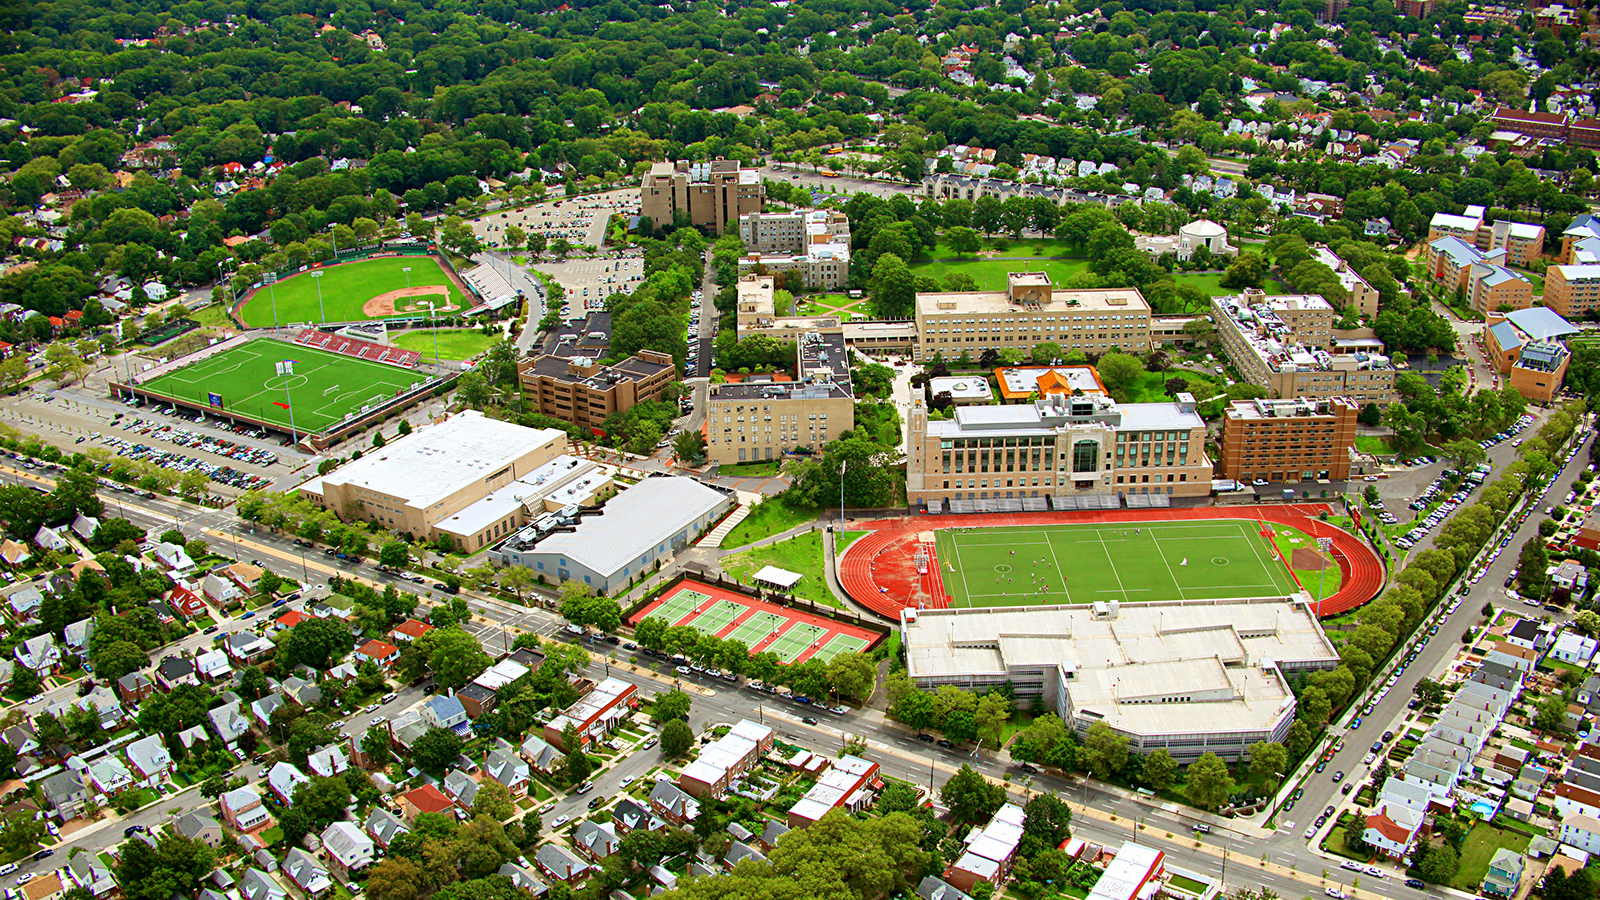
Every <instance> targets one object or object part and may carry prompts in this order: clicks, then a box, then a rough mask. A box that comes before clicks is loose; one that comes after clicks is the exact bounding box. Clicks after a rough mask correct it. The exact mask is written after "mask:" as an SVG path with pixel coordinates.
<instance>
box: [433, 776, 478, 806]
mask: <svg viewBox="0 0 1600 900" xmlns="http://www.w3.org/2000/svg"><path fill="white" fill-rule="evenodd" d="M440 787H441V788H442V789H443V790H444V792H445V793H446V794H448V795H450V797H452V798H454V799H455V801H456V805H457V806H459V807H461V808H462V809H464V810H466V811H468V812H471V811H472V803H473V801H475V800H477V799H478V783H477V782H476V781H473V780H472V776H471V775H468V774H467V773H465V772H463V771H461V770H460V769H451V770H450V771H449V772H448V773H446V774H445V776H444V783H443V784H442V785H440Z"/></svg>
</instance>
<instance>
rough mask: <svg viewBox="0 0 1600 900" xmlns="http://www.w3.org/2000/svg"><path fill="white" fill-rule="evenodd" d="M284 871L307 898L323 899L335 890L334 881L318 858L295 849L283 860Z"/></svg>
mask: <svg viewBox="0 0 1600 900" xmlns="http://www.w3.org/2000/svg"><path fill="white" fill-rule="evenodd" d="M283 871H284V872H285V873H286V874H287V875H288V876H289V880H290V881H293V882H294V883H295V886H296V887H298V888H300V890H302V891H304V892H305V894H306V896H307V897H311V898H313V900H315V898H318V897H322V896H324V895H325V894H327V893H328V892H329V891H331V890H333V879H332V878H330V877H329V876H328V870H327V868H325V867H324V866H323V865H322V863H319V862H317V858H316V857H315V856H312V855H311V854H309V853H307V852H306V851H304V850H301V849H300V848H299V847H295V848H293V849H291V850H290V851H289V853H288V854H287V855H286V856H284V858H283Z"/></svg>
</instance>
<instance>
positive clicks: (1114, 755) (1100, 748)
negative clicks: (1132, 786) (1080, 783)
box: [1078, 722, 1128, 778]
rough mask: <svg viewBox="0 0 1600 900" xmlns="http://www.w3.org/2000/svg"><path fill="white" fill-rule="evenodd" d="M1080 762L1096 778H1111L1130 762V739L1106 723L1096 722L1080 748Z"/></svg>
mask: <svg viewBox="0 0 1600 900" xmlns="http://www.w3.org/2000/svg"><path fill="white" fill-rule="evenodd" d="M1078 760H1079V762H1081V763H1082V764H1083V765H1084V766H1085V767H1087V768H1088V769H1089V771H1091V772H1093V773H1094V774H1095V776H1096V777H1099V778H1109V777H1111V775H1112V774H1114V773H1116V772H1120V771H1121V770H1122V766H1123V765H1124V764H1125V763H1126V762H1127V761H1128V738H1127V736H1126V735H1122V734H1118V733H1117V731H1116V730H1115V729H1113V728H1112V727H1111V726H1110V725H1107V724H1106V723H1105V722H1096V723H1094V724H1093V725H1090V726H1089V733H1088V735H1087V736H1086V737H1085V738H1084V742H1083V746H1082V747H1080V748H1078Z"/></svg>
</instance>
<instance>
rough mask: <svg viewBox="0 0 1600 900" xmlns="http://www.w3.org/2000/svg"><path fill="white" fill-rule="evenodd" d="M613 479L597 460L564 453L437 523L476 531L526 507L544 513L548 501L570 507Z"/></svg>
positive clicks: (451, 528)
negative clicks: (544, 504) (603, 471)
mask: <svg viewBox="0 0 1600 900" xmlns="http://www.w3.org/2000/svg"><path fill="white" fill-rule="evenodd" d="M530 446H531V445H530ZM610 480H611V478H610V476H608V475H605V474H603V473H601V471H600V465H599V464H598V463H596V462H595V461H594V460H591V459H580V458H578V457H576V456H571V455H568V454H565V453H563V454H561V455H560V456H558V457H556V458H555V459H552V460H550V461H549V462H547V463H545V464H544V465H542V466H540V467H539V468H537V469H534V470H533V471H532V472H529V473H528V474H526V475H524V476H522V477H521V478H518V479H517V480H516V481H513V482H511V483H510V484H508V485H505V486H504V487H500V488H496V489H495V490H493V491H491V492H489V494H488V496H486V497H484V498H483V499H482V500H479V501H477V502H476V503H473V504H471V505H469V506H467V507H466V508H464V509H462V510H461V511H460V512H457V513H456V514H455V515H453V516H451V517H450V518H448V519H444V520H442V521H439V522H435V523H434V524H435V525H436V526H437V527H439V528H444V529H447V530H449V531H451V532H453V533H455V534H467V535H471V534H477V533H478V532H479V531H482V530H483V529H485V528H487V527H489V526H490V525H493V524H494V523H496V522H499V521H501V520H502V519H505V518H506V517H507V516H511V515H513V514H515V513H516V512H517V511H518V510H519V509H522V508H524V507H526V508H528V509H529V510H530V512H533V513H535V514H537V513H539V512H542V511H543V509H542V508H538V507H539V506H540V504H543V503H544V502H545V501H546V500H548V501H550V502H552V503H555V504H557V505H558V506H562V507H566V506H571V505H572V504H573V503H576V502H578V501H580V500H583V499H585V498H586V497H588V496H589V495H590V494H593V493H594V492H595V491H596V490H598V489H599V488H600V487H601V486H603V485H604V484H605V483H606V482H609V481H610Z"/></svg>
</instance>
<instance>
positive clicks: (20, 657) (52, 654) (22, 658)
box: [12, 634, 61, 678]
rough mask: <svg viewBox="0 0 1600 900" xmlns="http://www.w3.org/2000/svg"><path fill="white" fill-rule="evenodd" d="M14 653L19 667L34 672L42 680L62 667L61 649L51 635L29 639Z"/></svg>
mask: <svg viewBox="0 0 1600 900" xmlns="http://www.w3.org/2000/svg"><path fill="white" fill-rule="evenodd" d="M12 652H13V653H15V654H16V657H17V663H18V664H19V665H21V666H22V667H23V668H25V669H31V670H33V673H34V674H35V675H38V676H39V677H40V678H43V677H45V676H46V675H49V674H51V673H53V672H54V671H55V670H56V668H57V667H58V666H60V665H61V648H60V647H57V646H56V639H55V636H54V635H51V634H41V635H36V636H34V637H31V638H28V639H27V640H25V641H23V642H22V643H20V644H18V645H17V646H16V649H15V650H13V651H12Z"/></svg>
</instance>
